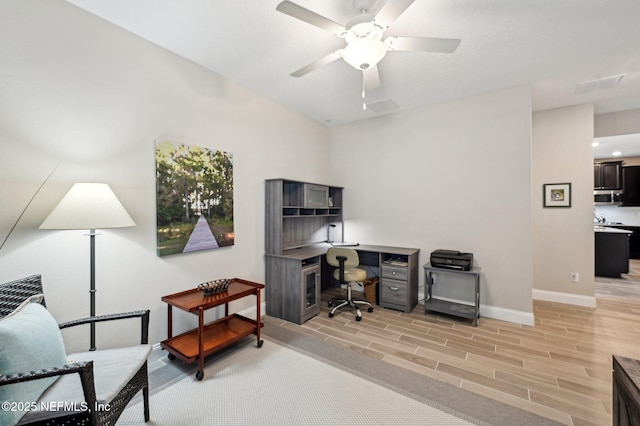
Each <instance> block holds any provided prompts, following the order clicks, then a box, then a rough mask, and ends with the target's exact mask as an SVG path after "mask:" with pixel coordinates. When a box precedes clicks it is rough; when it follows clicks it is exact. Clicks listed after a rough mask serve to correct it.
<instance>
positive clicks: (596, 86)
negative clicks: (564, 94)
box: [575, 74, 626, 95]
mask: <svg viewBox="0 0 640 426" xmlns="http://www.w3.org/2000/svg"><path fill="white" fill-rule="evenodd" d="M625 75H626V74H618V75H612V76H610V77H604V78H599V79H597V80H589V81H583V82H581V83H578V84H577V85H576V91H575V93H576V95H579V94H581V93H589V92H595V91H598V90H603V89H613V88H614V87H617V86H618V85H619V84H620V82H621V81H622V79H623V78H624V76H625Z"/></svg>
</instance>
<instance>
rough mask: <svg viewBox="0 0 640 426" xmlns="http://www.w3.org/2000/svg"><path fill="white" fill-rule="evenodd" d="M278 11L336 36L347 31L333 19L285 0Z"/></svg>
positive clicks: (279, 5) (277, 8)
mask: <svg viewBox="0 0 640 426" xmlns="http://www.w3.org/2000/svg"><path fill="white" fill-rule="evenodd" d="M276 10H277V11H278V12H282V13H284V14H285V15H289V16H292V17H294V18H296V19H299V20H301V21H304V22H306V23H307V24H311V25H313V26H315V27H318V28H320V29H323V30H325V31H329V32H330V33H333V34H336V35H339V34H342V33H343V32H344V31H345V28H344V27H343V26H342V25H340V24H338V23H336V22H333V21H332V20H331V19H329V18H325V17H324V16H322V15H318V14H317V13H315V12H312V11H310V10H309V9H305V8H304V7H302V6H298V5H297V4H295V3H291V2H290V1H286V0H285V1H283V2H282V3H280V4H278V6H276Z"/></svg>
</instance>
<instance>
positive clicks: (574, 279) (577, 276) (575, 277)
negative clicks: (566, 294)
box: [570, 272, 580, 283]
mask: <svg viewBox="0 0 640 426" xmlns="http://www.w3.org/2000/svg"><path fill="white" fill-rule="evenodd" d="M570 278H571V282H572V283H577V282H579V281H580V274H579V273H577V272H572V273H571V276H570Z"/></svg>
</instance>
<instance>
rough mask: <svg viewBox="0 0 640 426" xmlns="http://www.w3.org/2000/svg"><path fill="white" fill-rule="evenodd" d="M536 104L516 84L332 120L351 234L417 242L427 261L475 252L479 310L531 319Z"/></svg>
mask: <svg viewBox="0 0 640 426" xmlns="http://www.w3.org/2000/svg"><path fill="white" fill-rule="evenodd" d="M530 105H531V99H530V93H529V90H528V89H527V88H515V89H511V90H505V91H500V92H495V93H490V94H486V95H481V96H476V97H473V98H467V99H462V100H459V101H455V102H450V103H446V104H442V105H438V106H435V107H429V108H421V109H417V110H413V111H409V112H404V113H398V114H394V115H391V116H385V117H380V118H377V119H372V120H367V121H365V122H357V123H353V124H347V125H343V126H340V127H337V128H333V129H332V130H331V147H330V149H331V154H330V158H331V175H332V178H331V180H332V181H333V182H339V183H340V184H342V185H344V186H345V191H344V205H345V210H344V215H345V218H346V220H345V238H346V240H347V241H357V242H361V243H370V244H383V245H391V246H403V247H416V248H420V250H421V253H420V262H421V264H420V266H422V264H424V263H426V262H427V261H428V260H429V253H431V251H433V250H435V249H440V248H443V249H455V250H460V251H468V252H473V253H474V256H475V261H476V265H477V266H479V267H481V268H482V278H481V289H480V302H481V305H482V309H481V313H482V315H485V316H493V317H496V318H504V319H509V320H512V321H516V322H522V323H530V322H531V321H532V318H533V317H532V314H531V312H532V303H531V289H532V260H531V259H532V251H531V250H532V239H531V195H530V194H531V168H530V164H531V107H530ZM423 281H424V277H423V271H422V268H421V270H420V282H421V285H423V284H424V283H423Z"/></svg>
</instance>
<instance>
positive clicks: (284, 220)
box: [265, 179, 419, 324]
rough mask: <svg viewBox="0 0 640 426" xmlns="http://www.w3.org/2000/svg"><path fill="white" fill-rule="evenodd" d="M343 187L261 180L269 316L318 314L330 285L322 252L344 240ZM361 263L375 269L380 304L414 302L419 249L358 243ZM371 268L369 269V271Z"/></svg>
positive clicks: (406, 306) (407, 306)
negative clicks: (323, 293) (262, 181)
mask: <svg viewBox="0 0 640 426" xmlns="http://www.w3.org/2000/svg"><path fill="white" fill-rule="evenodd" d="M342 192H343V188H342V187H336V186H328V185H320V184H315V183H308V182H299V181H292V180H286V179H269V180H267V181H265V205H266V212H265V220H266V222H265V270H266V277H265V299H266V300H265V302H266V305H267V314H268V315H270V316H274V317H276V318H281V319H284V320H287V321H291V322H294V323H296V324H302V323H303V322H305V321H307V320H308V319H309V318H311V317H313V316H315V315H317V314H318V313H319V312H320V291H321V289H322V288H323V287H324V288H327V287H333V286H335V285H336V283H335V282H334V280H333V277H332V273H331V267H330V266H328V265H327V263H326V260H325V254H326V252H327V249H328V248H329V247H330V244H328V243H327V241H332V242H341V241H343V238H344V233H343V219H342V208H343V205H342ZM354 248H355V249H357V250H358V252H359V253H360V258H361V259H360V262H361V264H365V265H368V266H371V267H373V268H375V269H376V270H378V271H379V274H380V275H381V280H380V299H379V300H380V306H382V307H388V308H393V309H398V310H402V311H405V312H410V311H411V310H412V309H413V308H414V307H415V306H416V304H417V302H418V256H419V249H410V248H402V247H384V246H372V245H363V244H361V245H359V246H357V247H354ZM373 268H372V269H373Z"/></svg>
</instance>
